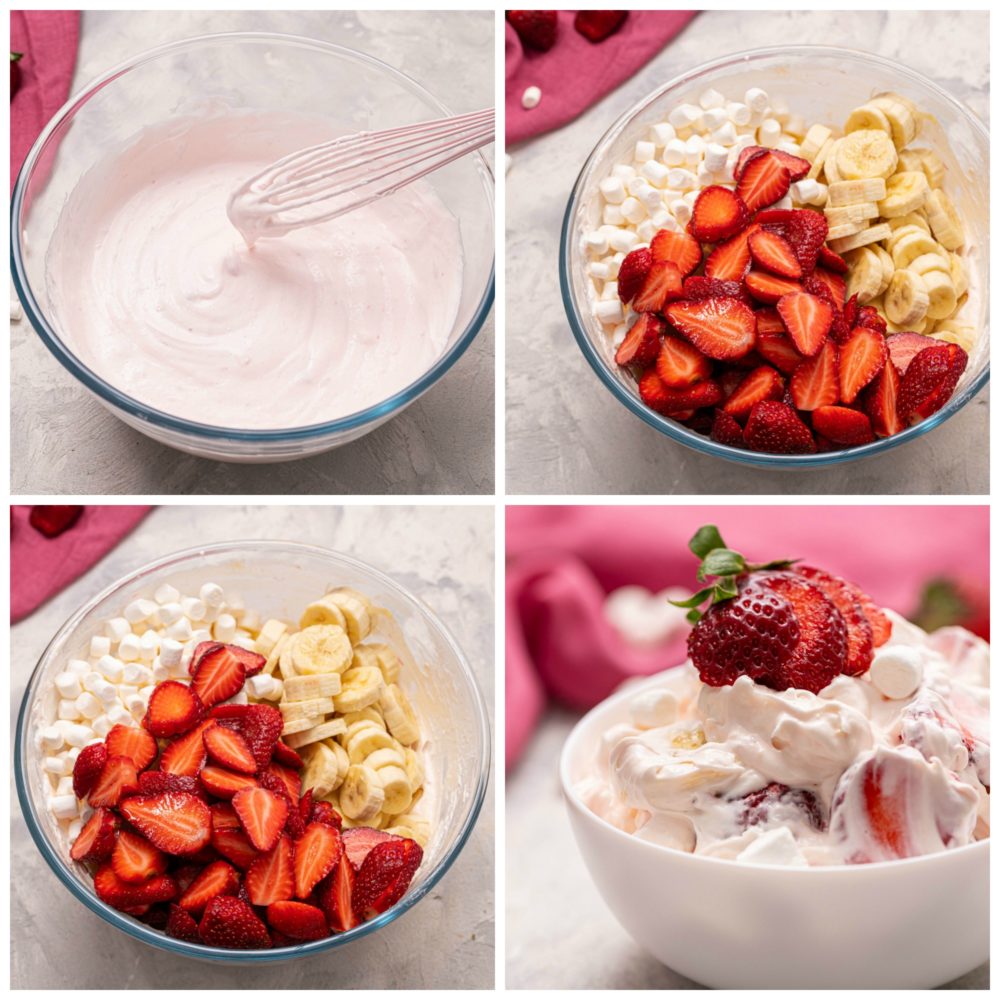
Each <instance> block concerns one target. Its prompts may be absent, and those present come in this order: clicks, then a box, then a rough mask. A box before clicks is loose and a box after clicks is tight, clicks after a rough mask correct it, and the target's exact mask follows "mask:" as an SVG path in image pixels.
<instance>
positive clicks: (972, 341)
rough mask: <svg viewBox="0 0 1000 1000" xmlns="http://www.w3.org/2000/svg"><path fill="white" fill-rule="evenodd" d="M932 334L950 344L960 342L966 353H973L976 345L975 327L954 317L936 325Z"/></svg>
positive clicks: (959, 344) (936, 338)
mask: <svg viewBox="0 0 1000 1000" xmlns="http://www.w3.org/2000/svg"><path fill="white" fill-rule="evenodd" d="M931 336H932V337H934V339H935V340H943V341H945V343H948V344H958V346H959V347H961V348H962V350H963V351H965V353H966V354H971V353H972V349H973V347H975V346H976V331H975V328H974V327H972V326H970V325H969V324H968V323H960V322H959V321H958V320H954V319H946V320H942V321H940V322H939V323H938V324H937V325H936V326H935V327H934V329H933V331H932V332H931Z"/></svg>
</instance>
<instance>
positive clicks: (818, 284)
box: [802, 267, 847, 309]
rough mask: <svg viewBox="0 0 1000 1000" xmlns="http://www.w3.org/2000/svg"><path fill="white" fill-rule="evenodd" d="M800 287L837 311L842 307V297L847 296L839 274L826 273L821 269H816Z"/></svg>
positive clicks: (845, 287) (845, 286)
mask: <svg viewBox="0 0 1000 1000" xmlns="http://www.w3.org/2000/svg"><path fill="white" fill-rule="evenodd" d="M802 287H803V288H804V289H805V290H806V291H807V292H812V294H813V295H818V296H819V297H820V298H821V299H827V300H828V301H829V302H831V303H832V304H833V305H834V306H836V307H837V309H840V308H842V307H843V305H844V296H845V295H846V294H847V285H846V284H845V283H844V279H843V278H842V277H841V276H840V275H839V274H834V273H833V271H827V270H825V269H824V268H822V267H817V268H816V270H815V271H813V273H812V274H810V275H809V277H807V278H806V279H805V281H803V282H802Z"/></svg>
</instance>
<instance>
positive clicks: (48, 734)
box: [39, 726, 63, 750]
mask: <svg viewBox="0 0 1000 1000" xmlns="http://www.w3.org/2000/svg"><path fill="white" fill-rule="evenodd" d="M39 744H40V747H41V749H42V750H58V749H59V748H60V747H61V746H62V745H63V734H62V730H61V729H60V728H59V727H58V726H46V727H45V728H44V729H43V730H42V731H41V733H39Z"/></svg>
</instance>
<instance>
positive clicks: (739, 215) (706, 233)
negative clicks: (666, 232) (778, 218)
mask: <svg viewBox="0 0 1000 1000" xmlns="http://www.w3.org/2000/svg"><path fill="white" fill-rule="evenodd" d="M747 208H748V206H747V205H745V204H744V203H743V199H742V198H740V197H739V196H738V195H737V194H734V193H733V192H732V191H730V190H729V188H726V187H722V186H721V185H719V184H712V185H710V186H709V187H705V188H702V189H701V191H700V193H699V194H698V198H697V199H696V201H695V203H694V208H693V209H692V211H691V221H690V222H689V223H688V227H687V228H688V232H689V233H690V234H691V235H692V236H693V237H694V238H695V239H697V240H701V241H702V242H703V243H719V242H721V241H722V240H728V239H729V238H730V237H731V236H735V235H736V234H737V233H738V232H741V231H742V230H744V229H746V227H747V226H748V225H749V224H750V214H749V212H748V211H747Z"/></svg>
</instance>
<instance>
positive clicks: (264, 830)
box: [233, 788, 289, 851]
mask: <svg viewBox="0 0 1000 1000" xmlns="http://www.w3.org/2000/svg"><path fill="white" fill-rule="evenodd" d="M233 808H234V809H235V810H236V815H237V816H239V818H240V823H241V824H242V825H243V829H244V830H245V831H246V835H247V837H249V838H250V843H251V844H253V846H254V847H256V848H257V850H258V851H269V850H271V848H272V847H274V845H275V844H276V843H277V842H278V838H279V837H280V836H281V831H282V830H283V829H284V828H285V820H286V819H287V818H288V808H289V807H288V801H287V799H283V798H282V797H281V796H280V795H275V794H274V792H269V791H268V790H267V789H266V788H244V789H243V790H242V791H240V792H237V793H236V794H235V795H234V796H233Z"/></svg>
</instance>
